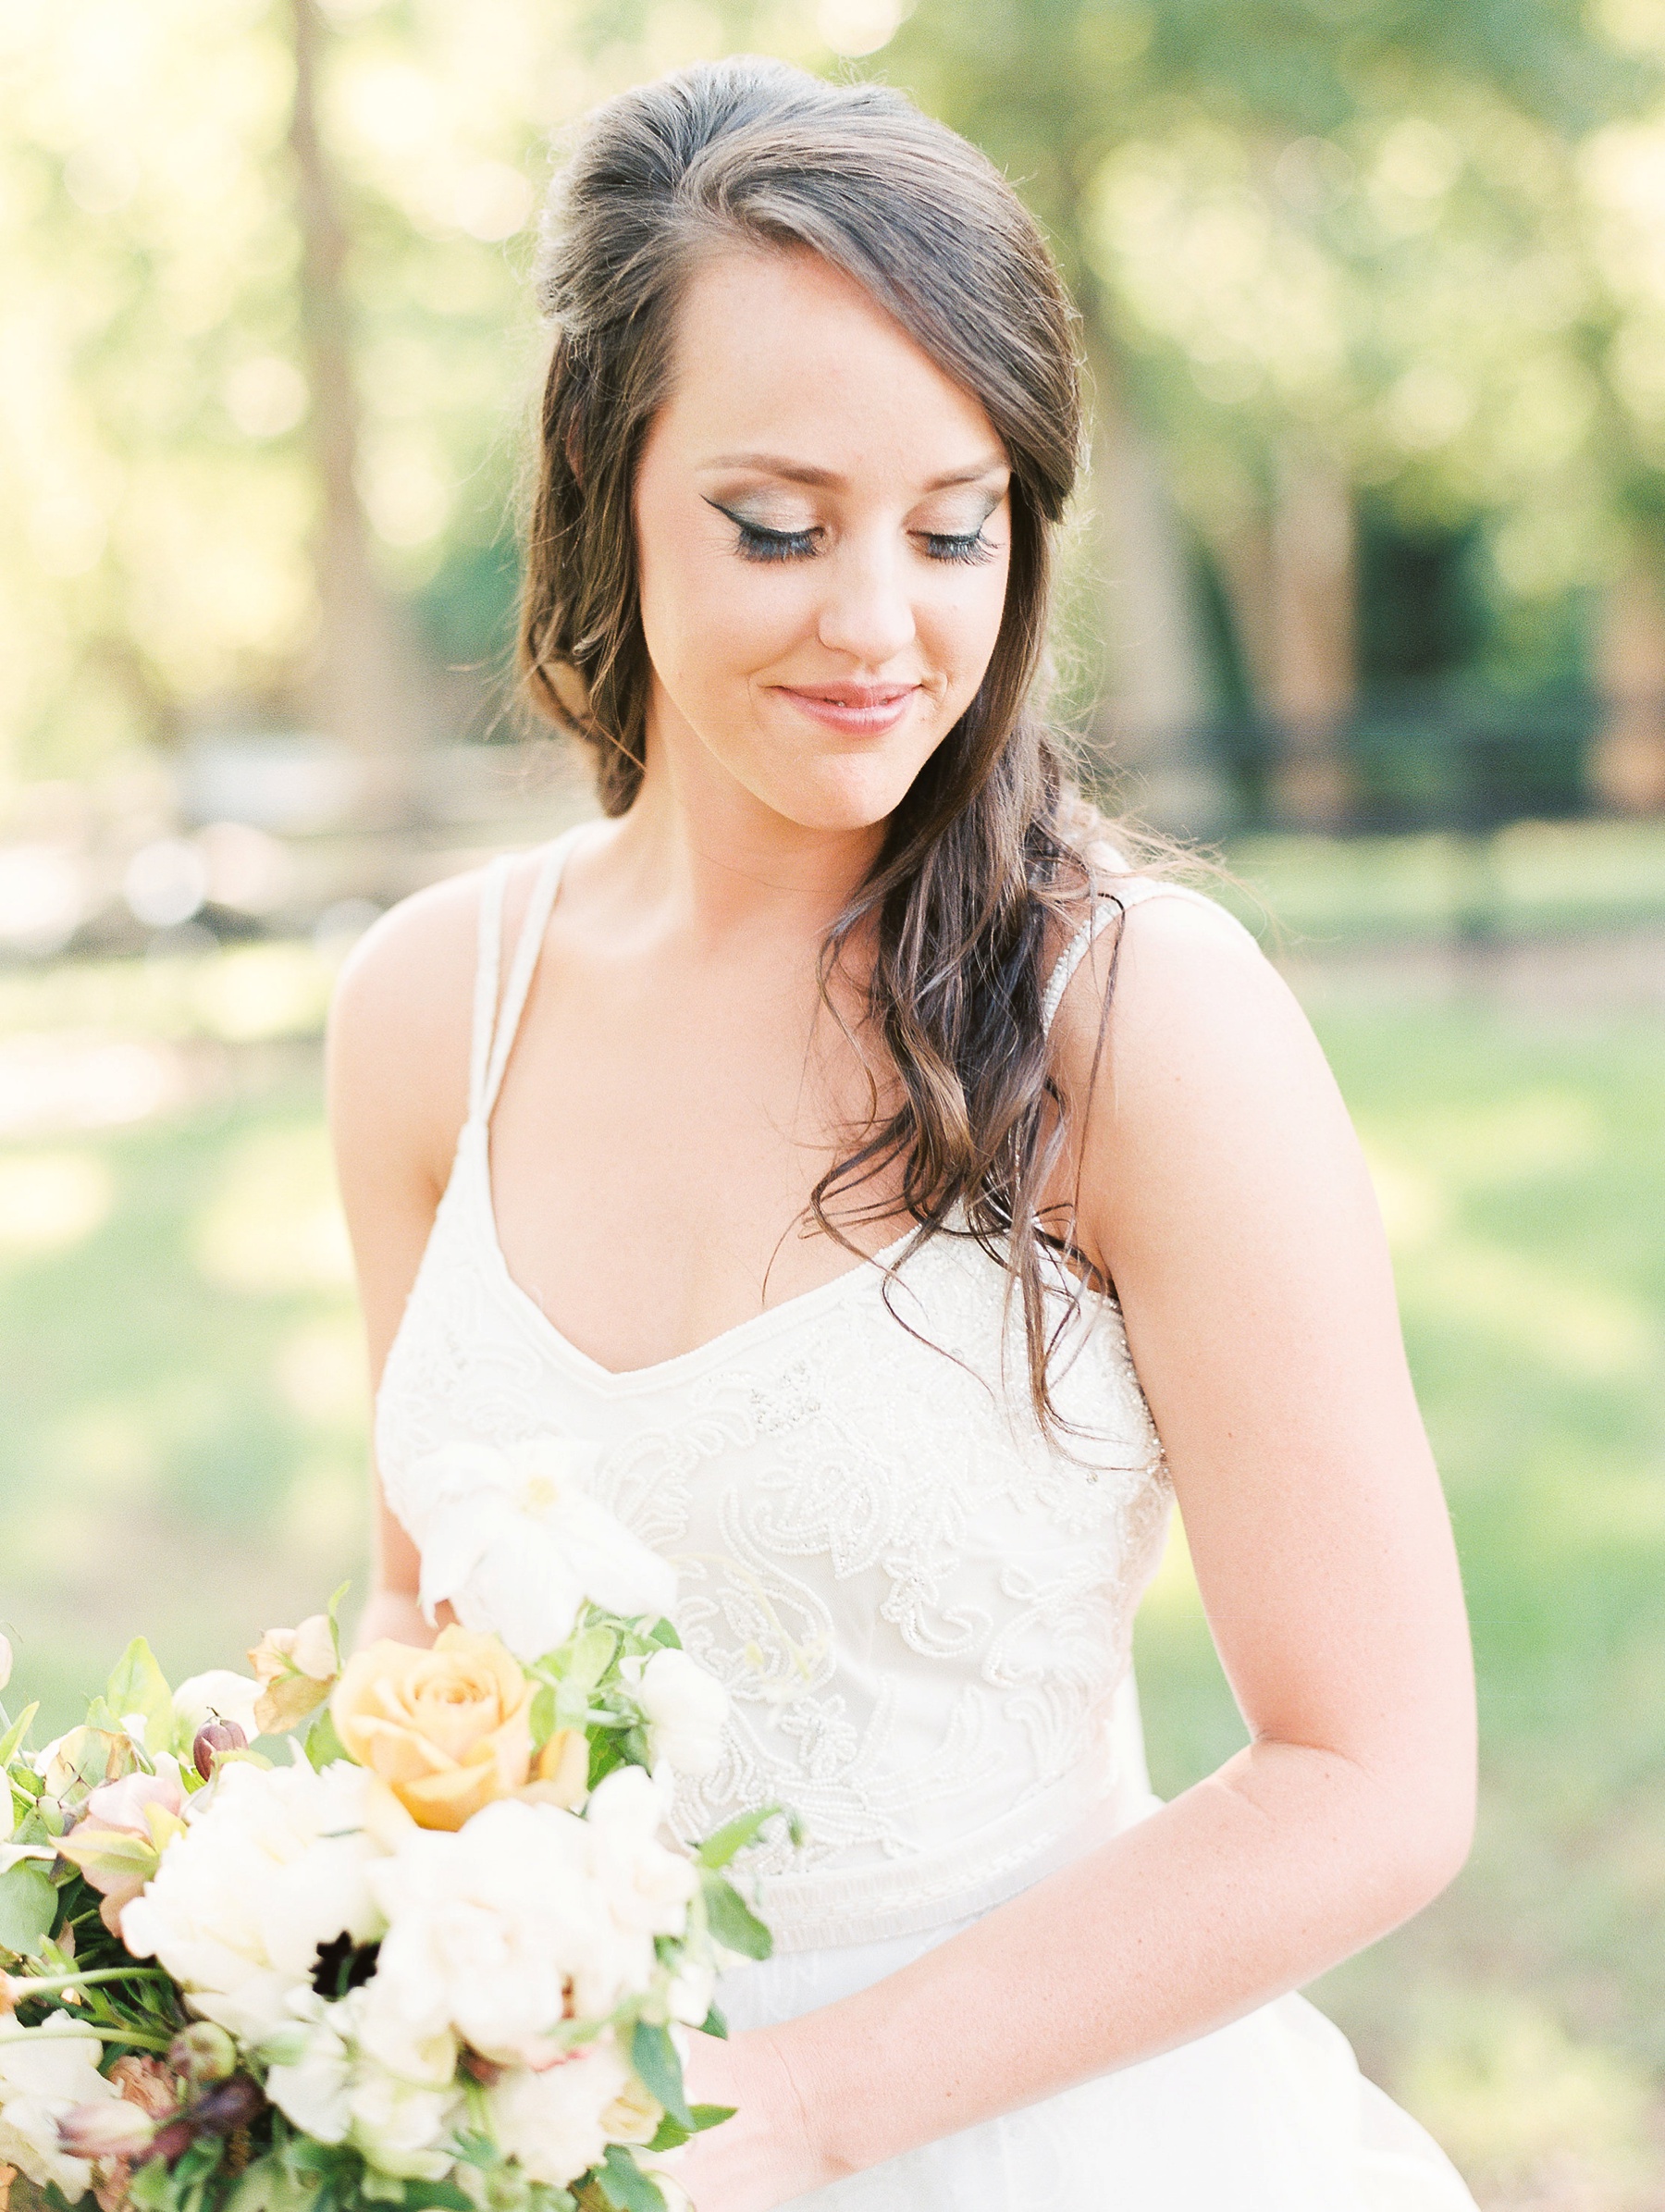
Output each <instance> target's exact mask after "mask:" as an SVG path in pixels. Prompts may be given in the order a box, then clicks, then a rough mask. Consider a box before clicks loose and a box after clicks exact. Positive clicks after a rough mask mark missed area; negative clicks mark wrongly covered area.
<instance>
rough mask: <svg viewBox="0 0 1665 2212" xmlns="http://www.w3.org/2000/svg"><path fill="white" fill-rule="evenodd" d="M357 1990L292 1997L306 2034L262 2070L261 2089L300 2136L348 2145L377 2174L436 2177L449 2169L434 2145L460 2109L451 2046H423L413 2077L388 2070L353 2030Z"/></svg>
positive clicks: (359, 1999) (358, 2009)
mask: <svg viewBox="0 0 1665 2212" xmlns="http://www.w3.org/2000/svg"><path fill="white" fill-rule="evenodd" d="M365 1996H366V1991H365V1989H364V1988H359V1989H354V1990H350V1991H349V1992H348V1994H347V1996H345V1997H343V1998H342V1999H341V2001H340V2002H339V2004H334V2005H330V2004H326V2003H325V2002H324V2000H323V1999H322V1998H321V1997H319V1996H317V1995H316V1994H315V1993H314V1992H307V1993H305V1994H304V1995H297V1996H295V1997H294V1998H292V1999H291V2002H290V2011H291V2013H292V2014H293V2015H294V2016H295V2017H296V2018H297V2019H299V2020H302V2022H303V2023H304V2026H305V2032H306V2040H305V2042H304V2044H303V2045H302V2049H301V2051H300V2052H299V2054H298V2055H297V2056H296V2057H295V2058H285V2059H284V2060H283V2061H282V2062H281V2063H280V2064H278V2065H275V2066H273V2067H271V2068H270V2069H269V2070H268V2071H267V2074H266V2095H268V2096H269V2097H270V2098H271V2100H272V2102H273V2104H274V2105H276V2106H277V2108H278V2110H279V2111H280V2112H282V2113H284V2114H286V2115H287V2116H288V2118H289V2119H291V2120H292V2121H293V2122H294V2124H295V2126H296V2127H298V2128H299V2129H300V2130H301V2132H302V2134H306V2135H312V2136H315V2137H316V2139H317V2141H318V2142H320V2143H351V2144H352V2145H353V2146H354V2148H355V2149H357V2150H360V2151H362V2152H363V2153H364V2156H365V2158H366V2159H368V2161H369V2162H370V2164H371V2165H372V2166H374V2167H376V2169H378V2170H379V2171H381V2172H382V2173H387V2174H394V2175H398V2176H401V2177H403V2178H404V2179H406V2180H422V2181H438V2180H439V2179H440V2177H441V2176H442V2175H444V2174H446V2173H448V2172H449V2171H450V2168H451V2165H452V2157H451V2154H450V2151H449V2150H446V2149H444V2148H442V2147H441V2145H442V2144H444V2143H445V2141H446V2139H447V2138H448V2137H449V2135H450V2132H451V2130H452V2128H453V2127H454V2126H455V2125H456V2123H457V2121H458V2119H460V2118H461V2117H462V2108H463V2097H462V2091H461V2089H460V2088H458V2087H456V2086H454V2085H453V2080H452V2077H453V2075H454V2072H455V2069H456V2057H457V2051H456V2045H455V2043H454V2042H453V2041H452V2040H451V2038H450V2036H446V2037H443V2038H441V2039H438V2043H437V2045H435V2046H430V2048H429V2049H428V2051H427V2052H426V2053H425V2054H424V2059H425V2067H426V2070H425V2073H424V2074H423V2075H422V2076H421V2077H420V2078H417V2079H407V2078H405V2076H404V2075H403V2074H402V2073H401V2072H399V2071H391V2070H389V2069H388V2066H387V2065H386V2064H385V2063H383V2062H382V2060H381V2059H379V2058H377V2057H376V2056H375V2055H374V2054H373V2053H372V2052H371V2051H369V2050H368V2049H367V2048H366V2047H365V2045H364V2040H363V2039H362V2037H361V2035H360V2033H359V2030H360V2027H361V2025H362V2021H363V2018H364V1999H365Z"/></svg>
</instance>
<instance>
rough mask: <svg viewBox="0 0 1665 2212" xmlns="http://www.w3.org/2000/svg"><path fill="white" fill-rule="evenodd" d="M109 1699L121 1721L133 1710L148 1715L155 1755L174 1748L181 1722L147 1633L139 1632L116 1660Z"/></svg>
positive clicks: (147, 1737)
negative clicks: (147, 1641) (144, 1635)
mask: <svg viewBox="0 0 1665 2212" xmlns="http://www.w3.org/2000/svg"><path fill="white" fill-rule="evenodd" d="M105 1702H106V1703H107V1704H108V1706H109V1708H110V1711H111V1712H112V1713H114V1714H115V1715H116V1717H117V1720H118V1721H121V1720H125V1719H126V1717H127V1715H128V1714H129V1712H142V1714H143V1715H144V1748H145V1749H146V1750H147V1751H149V1752H151V1753H152V1754H153V1756H154V1753H156V1752H157V1751H171V1750H172V1749H174V1739H175V1737H176V1736H177V1735H178V1733H179V1724H178V1722H177V1721H176V1719H175V1716H174V1708H173V1692H172V1691H171V1690H170V1689H169V1688H168V1687H167V1677H166V1674H163V1672H162V1670H161V1668H160V1667H159V1666H158V1665H157V1664H156V1662H155V1658H154V1655H153V1653H152V1651H151V1648H150V1646H149V1645H148V1644H147V1643H146V1642H145V1640H144V1638H143V1637H142V1636H136V1637H134V1638H133V1640H132V1642H131V1643H130V1644H129V1646H128V1648H127V1650H125V1651H124V1652H123V1653H122V1655H121V1657H120V1658H119V1659H118V1660H117V1662H116V1664H115V1667H114V1668H113V1669H112V1671H111V1674H110V1679H109V1681H108V1682H107V1683H106V1684H105Z"/></svg>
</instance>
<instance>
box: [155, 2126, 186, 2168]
mask: <svg viewBox="0 0 1665 2212" xmlns="http://www.w3.org/2000/svg"><path fill="white" fill-rule="evenodd" d="M195 2141H196V2130H195V2128H194V2127H193V2126H192V2125H191V2121H190V2120H188V2119H184V2118H183V2117H181V2118H180V2119H170V2120H169V2121H168V2123H167V2125H166V2127H164V2128H158V2129H157V2130H156V2132H155V2133H154V2135H153V2136H152V2137H151V2146H150V2147H151V2156H152V2157H153V2158H166V2161H167V2163H168V2165H169V2166H170V2167H173V2166H177V2165H178V2164H179V2160H180V2159H181V2158H182V2157H183V2156H185V2154H186V2152H187V2151H188V2150H189V2149H190V2148H191V2144H193V2143H194V2142H195Z"/></svg>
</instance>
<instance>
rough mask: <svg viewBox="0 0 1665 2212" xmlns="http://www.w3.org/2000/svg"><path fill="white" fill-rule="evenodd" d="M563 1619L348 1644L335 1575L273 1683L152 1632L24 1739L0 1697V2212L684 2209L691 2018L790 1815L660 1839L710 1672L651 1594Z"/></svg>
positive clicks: (749, 1932) (690, 2124)
mask: <svg viewBox="0 0 1665 2212" xmlns="http://www.w3.org/2000/svg"><path fill="white" fill-rule="evenodd" d="M615 1526H616V1525H615ZM617 1537H618V1538H619V1539H623V1543H624V1544H626V1545H628V1544H631V1543H633V1542H634V1539H631V1538H629V1537H628V1536H627V1534H626V1532H625V1531H624V1530H623V1528H622V1527H620V1528H617ZM643 1560H644V1563H651V1564H652V1565H653V1567H654V1568H655V1569H656V1570H657V1571H658V1572H660V1574H662V1573H663V1572H664V1570H663V1568H662V1563H660V1562H657V1561H654V1560H653V1559H652V1555H651V1554H648V1553H644V1554H643ZM475 1563H476V1564H477V1561H476V1562H475ZM615 1564H616V1560H615ZM597 1579H599V1580H606V1579H607V1578H606V1577H605V1576H602V1577H598V1578H597ZM591 1587H594V1582H593V1581H592V1584H591ZM610 1587H611V1589H612V1591H613V1594H614V1595H615V1597H617V1596H618V1595H620V1594H623V1595H625V1596H626V1597H627V1596H628V1589H629V1577H628V1576H624V1577H623V1580H621V1579H620V1578H619V1577H618V1576H613V1577H612V1580H611V1585H610ZM545 1588H546V1590H547V1588H548V1585H547V1583H546V1585H545ZM640 1588H643V1589H648V1590H652V1591H655V1592H656V1593H657V1590H658V1588H659V1586H658V1585H657V1584H655V1583H653V1582H651V1581H650V1580H644V1581H643V1582H642V1583H641V1585H640ZM339 1595H340V1593H339V1592H338V1594H337V1597H338V1600H339ZM565 1610H566V1613H567V1616H568V1623H567V1628H566V1633H565V1634H564V1635H563V1636H561V1638H560V1640H559V1641H557V1642H555V1643H554V1644H553V1646H552V1648H551V1649H549V1650H546V1651H542V1652H540V1653H539V1654H538V1656H537V1657H536V1658H535V1659H532V1660H525V1659H524V1658H518V1657H516V1656H515V1655H514V1653H513V1652H512V1650H510V1648H509V1647H508V1645H507V1644H505V1643H504V1642H503V1641H501V1640H499V1637H497V1636H494V1635H488V1634H484V1633H478V1632H475V1631H474V1630H471V1629H469V1628H466V1627H462V1626H451V1627H448V1628H446V1629H444V1630H442V1631H441V1633H440V1635H439V1637H438V1640H437V1642H436V1643H435V1645H434V1646H433V1648H432V1650H417V1649H414V1648H413V1647H411V1646H407V1645H402V1644H397V1643H390V1642H383V1643H377V1644H373V1645H371V1646H370V1647H368V1648H367V1649H366V1650H362V1651H360V1652H358V1653H356V1654H355V1655H353V1656H351V1657H350V1658H347V1659H346V1660H345V1661H343V1659H342V1656H341V1652H340V1649H339V1640H338V1637H337V1632H336V1626H335V1617H334V1615H335V1606H334V1603H333V1602H332V1605H331V1608H330V1611H329V1612H328V1613H321V1614H317V1615H315V1616H314V1618H312V1619H311V1620H308V1621H304V1622H302V1624H301V1625H300V1626H299V1627H298V1628H294V1629H285V1630H272V1631H270V1632H268V1633H267V1635H266V1636H265V1637H264V1639H263V1640H262V1641H261V1643H260V1644H259V1645H258V1646H257V1647H256V1648H255V1650H253V1652H251V1654H250V1659H251V1662H252V1664H253V1674H252V1675H243V1674H234V1673H231V1672H229V1671H223V1672H215V1673H211V1674H202V1675H198V1676H195V1677H194V1678H193V1679H191V1681H189V1682H186V1683H183V1684H181V1685H180V1686H179V1688H177V1689H172V1690H170V1689H169V1687H168V1685H167V1684H166V1681H165V1680H164V1678H163V1675H162V1674H161V1671H160V1669H159V1667H158V1666H157V1664H156V1662H155V1660H154V1658H153V1656H152V1654H151V1652H150V1650H149V1648H148V1646H147V1645H146V1644H145V1643H144V1641H143V1640H142V1639H140V1640H138V1641H135V1642H134V1643H133V1644H131V1645H130V1646H129V1649H128V1650H127V1653H126V1655H125V1656H124V1657H123V1659H122V1660H121V1662H120V1663H119V1664H118V1665H117V1668H116V1671H115V1673H114V1674H112V1675H111V1677H110V1680H109V1682H108V1684H107V1685H106V1687H105V1692H104V1695H103V1696H102V1697H100V1698H97V1699H93V1703H92V1705H91V1706H90V1708H89V1710H88V1712H87V1716H86V1720H85V1722H84V1723H83V1724H81V1725H80V1727H77V1728H74V1729H72V1730H71V1731H70V1732H69V1733H68V1735H67V1736H60V1737H59V1738H58V1739H57V1740H56V1742H55V1743H51V1744H48V1745H47V1746H46V1747H45V1748H44V1749H42V1750H39V1751H35V1752H32V1753H31V1751H30V1750H29V1749H27V1744H28V1735H29V1727H30V1723H31V1718H32V1716H33V1712H34V1708H33V1707H31V1708H30V1710H29V1711H28V1712H24V1713H22V1714H21V1715H20V1716H19V1718H18V1719H17V1720H16V1721H15V1722H12V1723H10V1724H9V1725H8V1724H6V1716H5V1714H4V1712H3V1711H0V1771H3V1773H4V1779H5V1787H4V1789H3V1790H0V1835H3V1836H6V1838H7V1840H6V1841H4V1842H3V1843H0V1966H9V1968H10V1971H8V1972H6V1973H5V1974H0V2162H3V2163H0V2212H4V2208H5V2206H6V2198H7V2194H8V2193H9V2196H10V2200H11V2207H12V2212H19V2208H20V2207H21V2206H23V2205H24V2204H25V2203H30V2204H32V2205H39V2204H41V2203H45V2204H47V2205H50V2206H55V2207H66V2206H72V2205H75V2204H78V2203H79V2202H80V2200H81V2199H83V2198H84V2197H86V2196H87V2195H88V2194H89V2193H90V2194H91V2195H92V2196H93V2198H94V2199H95V2200H96V2203H97V2206H99V2208H100V2212H127V2207H129V2206H130V2207H133V2208H134V2212H360V2208H361V2207H368V2206H400V2207H402V2208H403V2212H423V2208H424V2207H429V2206H432V2207H445V2208H446V2212H577V2207H579V2206H583V2207H585V2208H586V2212H662V2207H663V2206H665V2203H666V2197H667V2194H670V2195H672V2196H674V2195H676V2193H677V2192H676V2190H675V2185H674V2181H673V2178H672V2172H671V2171H670V2169H668V2166H667V2158H668V2156H669V2154H671V2153H672V2152H673V2151H674V2149H675V2148H676V2147H677V2146H678V2145H680V2144H683V2143H685V2141H686V2140H687V2139H688V2137H689V2136H690V2135H691V2134H692V2133H693V2132H695V2131H696V2130H698V2129H700V2128H705V2127H709V2126H711V2125H713V2124H715V2123H716V2122H717V2121H719V2120H722V2119H726V2118H727V2117H728V2115H727V2111H726V2110H725V2109H724V2108H723V2107H690V2106H689V2105H688V2103H687V2100H686V2097H685V2093H684V2088H683V2080H682V2067H681V2059H680V2052H679V2037H680V2035H681V2033H682V2031H683V2029H684V2028H685V2027H687V2026H703V2027H704V2028H706V2029H707V2030H708V2031H709V2032H711V2033H718V2034H721V2033H722V2032H723V2029H722V2020H721V2019H720V2018H719V2016H718V2014H717V2013H716V2011H715V2010H714V2009H713V2008H712V2003H711V1992H712V1986H713V1982H714V1978H715V1974H716V1971H717V1970H718V1969H719V1967H720V1966H721V1965H722V1964H723V1963H724V1962H725V1960H726V1959H729V1958H731V1957H732V1956H734V1955H736V1954H738V1955H740V1956H744V1957H747V1958H762V1957H765V1956H767V1954H768V1951H769V1948H770V1938H769V1934H768V1931H767V1929H766V1928H765V1927H764V1926H763V1925H762V1924H761V1922H759V1920H758V1919H757V1918H756V1917H755V1916H754V1915H753V1913H752V1912H751V1911H750V1910H749V1909H748V1908H747V1906H746V1904H745V1902H744V1901H743V1899H742V1898H741V1897H740V1895H739V1893H738V1891H737V1890H736V1889H735V1888H734V1885H733V1884H732V1883H731V1882H730V1881H729V1880H728V1878H727V1876H726V1875H725V1874H724V1872H723V1871H722V1870H723V1869H724V1868H725V1867H726V1866H728V1865H729V1863H730V1862H731V1860H733V1859H734V1854H735V1853H736V1852H737V1851H739V1850H740V1849H742V1848H743V1847H745V1845H746V1844H747V1843H748V1842H750V1841H751V1840H752V1839H753V1838H754V1837H755V1836H756V1835H757V1834H758V1832H759V1829H760V1828H761V1827H762V1826H763V1825H764V1823H766V1822H767V1821H769V1820H770V1819H771V1818H772V1817H775V1815H774V1812H773V1810H772V1809H771V1810H765V1811H763V1812H760V1813H759V1814H757V1815H755V1816H746V1817H745V1818H743V1819H741V1820H738V1821H735V1822H734V1823H730V1824H729V1825H728V1826H727V1827H725V1828H723V1829H722V1830H720V1831H719V1832H718V1834H716V1835H713V1836H711V1837H710V1838H709V1840H708V1841H707V1842H706V1843H705V1844H704V1845H703V1846H702V1847H699V1848H698V1849H697V1850H696V1851H693V1852H691V1853H690V1852H688V1851H685V1850H684V1849H683V1848H681V1847H678V1846H676V1845H675V1844H673V1843H672V1842H670V1841H668V1840H667V1839H666V1831H665V1827H664V1822H665V1813H666V1791H667V1784H668V1770H674V1769H677V1768H678V1767H681V1768H683V1769H685V1770H691V1771H699V1770H700V1769H702V1768H705V1767H709V1765H710V1764H712V1763H713V1762H714V1761H715V1758H716V1756H717V1743H718V1731H719V1730H720V1728H721V1725H722V1717H723V1712H724V1709H725V1704H726V1699H725V1695H724V1692H723V1691H722V1687H721V1686H720V1685H719V1684H718V1683H716V1682H715V1681H714V1679H713V1678H712V1677H711V1676H710V1675H709V1674H706V1673H705V1672H704V1670H703V1669H701V1668H700V1667H698V1666H697V1664H696V1663H695V1662H693V1661H692V1660H691V1659H690V1658H688V1656H687V1655H686V1654H685V1652H684V1651H683V1650H681V1649H680V1648H679V1646H678V1643H677V1638H676V1635H675V1632H674V1630H673V1629H672V1626H671V1625H670V1623H669V1622H668V1621H666V1620H664V1619H662V1618H658V1617H654V1615H653V1613H650V1612H648V1611H643V1612H641V1613H634V1614H633V1613H628V1612H625V1611H607V1610H603V1609H602V1608H601V1607H600V1606H599V1605H597V1604H595V1603H593V1602H589V1601H588V1600H586V1599H585V1598H583V1597H582V1596H580V1595H579V1594H578V1593H577V1592H576V1591H574V1592H573V1593H572V1596H571V1601H570V1602H569V1603H568V1604H567V1605H566V1608H565ZM0 1661H3V1662H4V1663H3V1665H0V1689H3V1688H4V1687H5V1684H6V1674H7V1673H9V1667H10V1655H9V1652H8V1651H7V1650H6V1647H5V1643H4V1639H3V1638H0ZM281 1736H287V1737H288V1738H289V1741H288V1745H287V1751H288V1754H289V1756H287V1757H279V1758H276V1759H269V1758H267V1757H266V1756H265V1755H264V1754H263V1753H262V1752H261V1751H259V1750H258V1749H255V1748H254V1746H255V1742H256V1739H265V1740H268V1741H269V1739H272V1738H274V1737H281ZM273 1748H274V1749H285V1748H286V1747H282V1746H274V1747H273ZM671 2163H672V2165H673V2160H672V2162H671Z"/></svg>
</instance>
